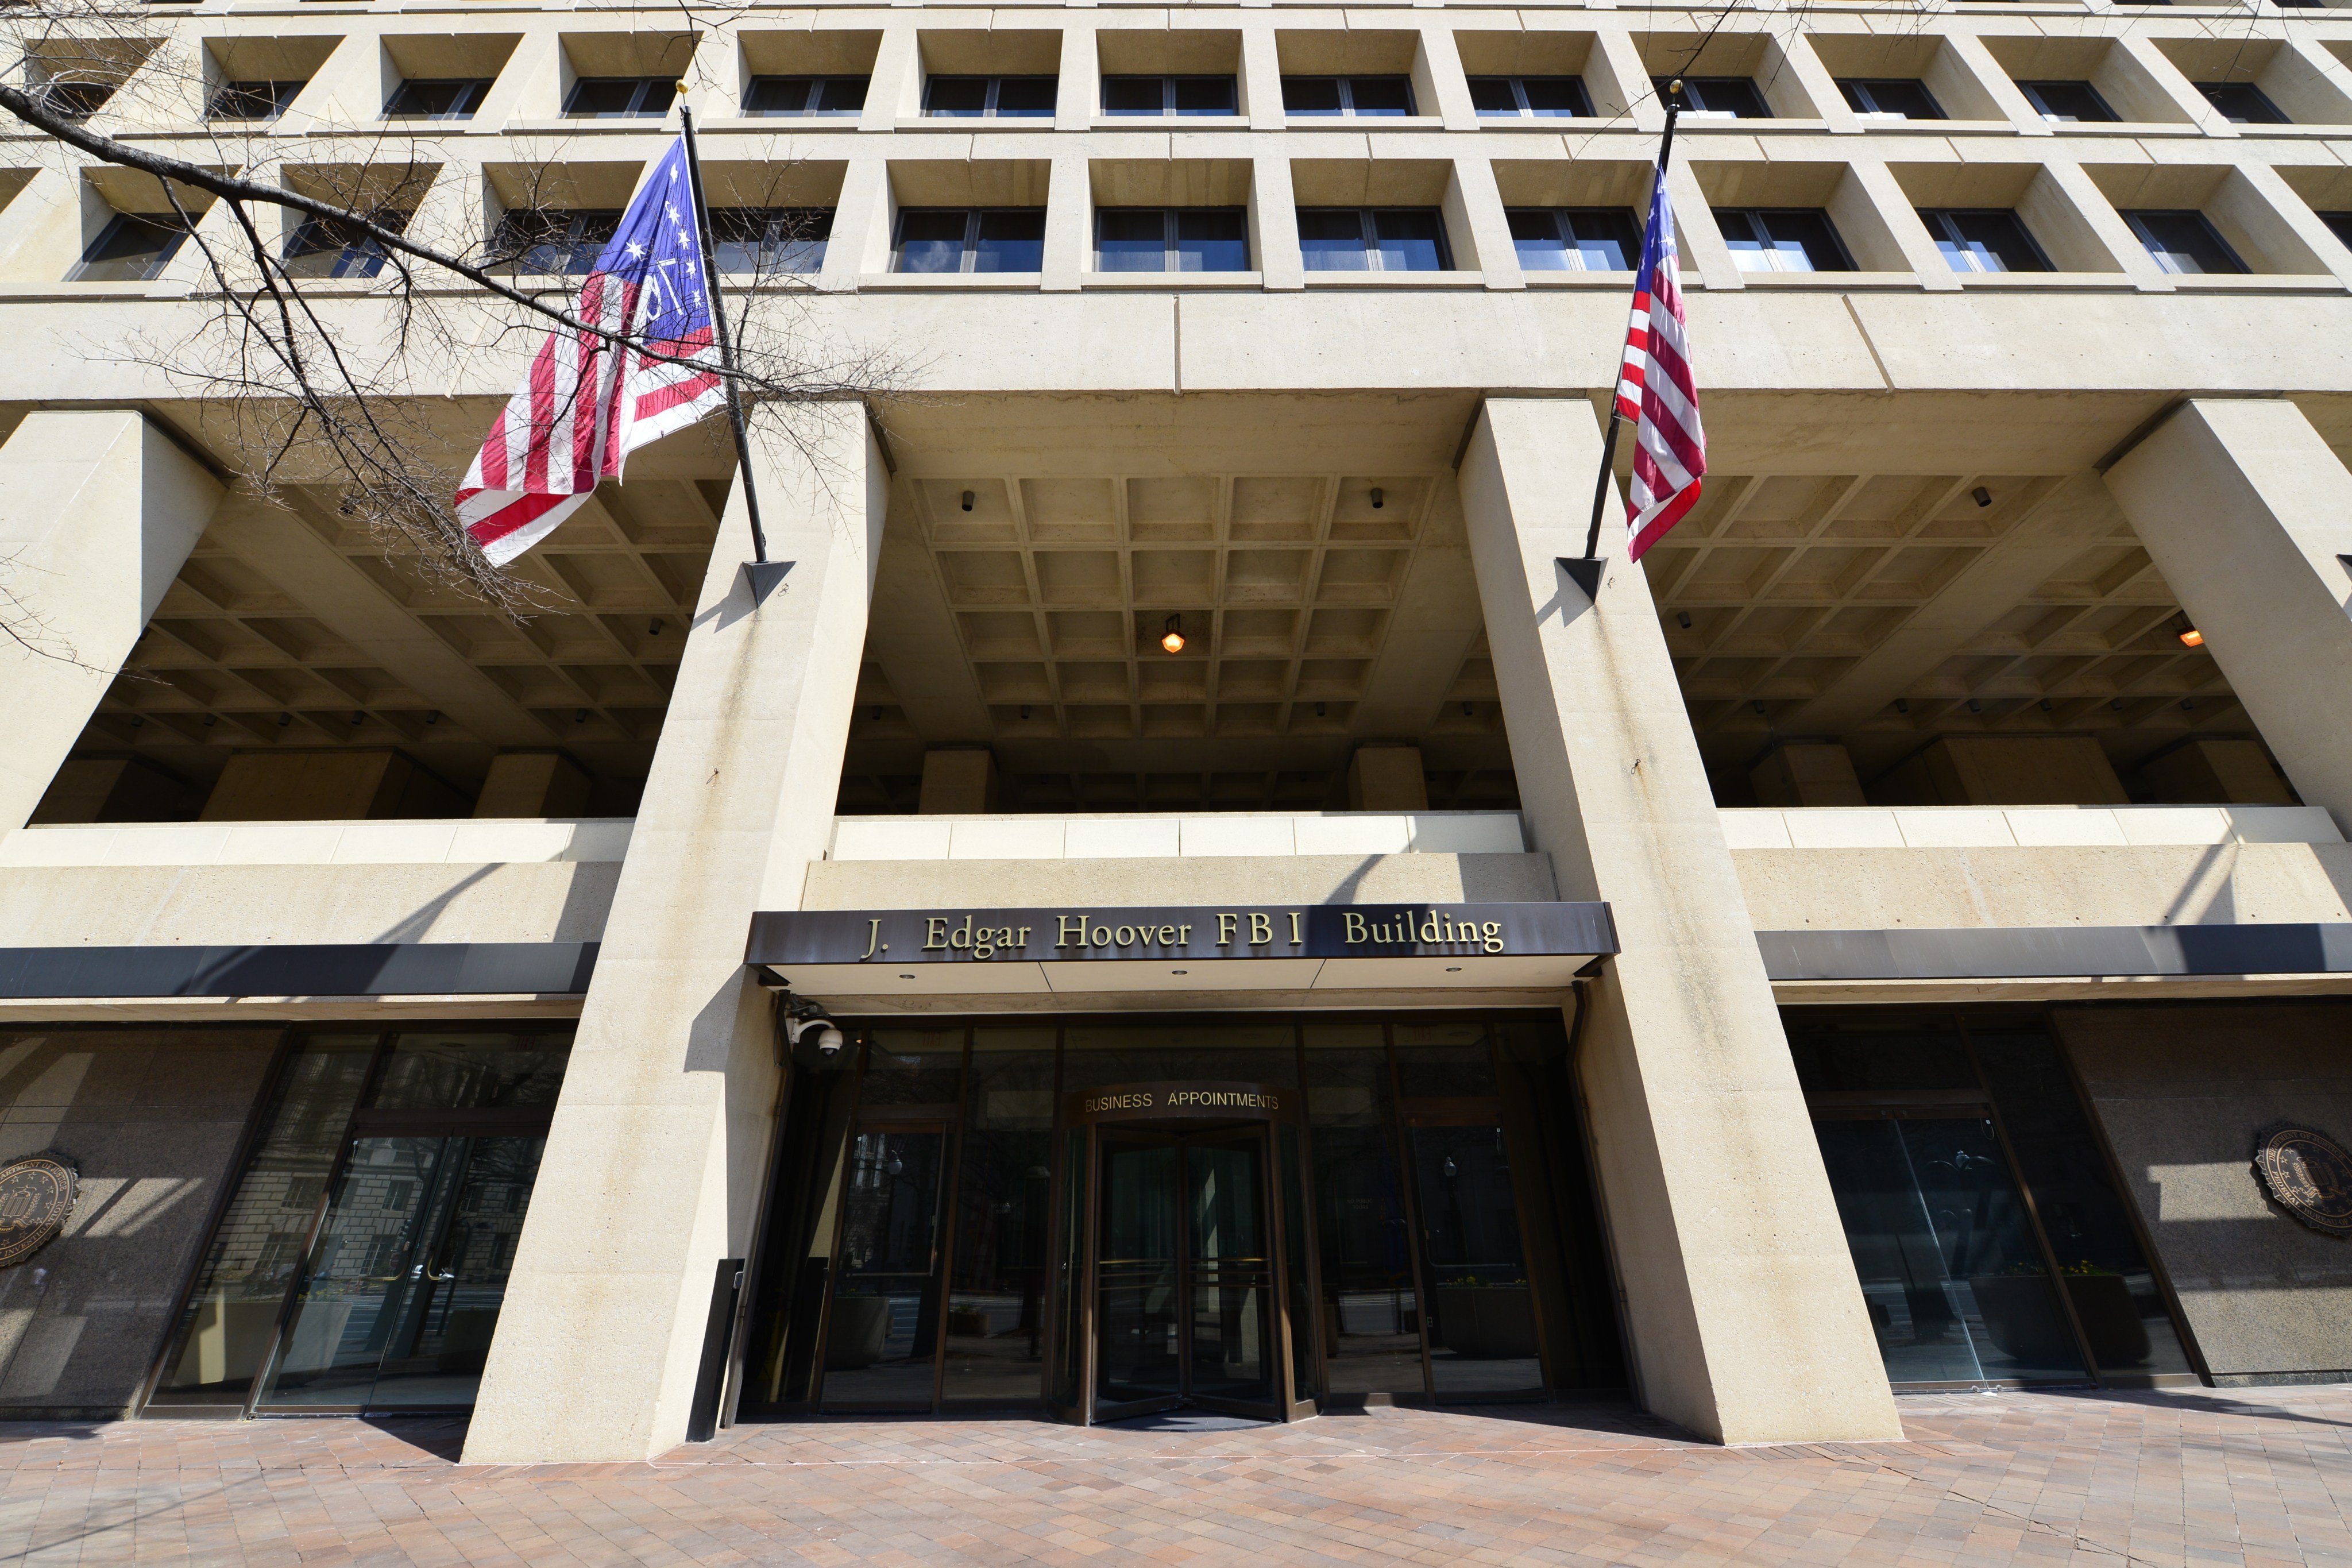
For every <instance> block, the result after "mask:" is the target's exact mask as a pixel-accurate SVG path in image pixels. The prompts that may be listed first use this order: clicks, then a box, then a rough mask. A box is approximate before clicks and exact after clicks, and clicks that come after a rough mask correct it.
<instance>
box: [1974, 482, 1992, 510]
mask: <svg viewBox="0 0 2352 1568" xmlns="http://www.w3.org/2000/svg"><path fill="white" fill-rule="evenodd" d="M1969 500H1973V501H1975V502H1976V503H1977V505H1979V506H1990V505H1992V492H1991V491H1990V490H1989V489H1985V488H1984V486H1982V485H1979V486H1978V487H1977V488H1976V489H1972V490H1970V491H1969Z"/></svg>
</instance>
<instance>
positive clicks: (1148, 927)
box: [743, 903, 1617, 998]
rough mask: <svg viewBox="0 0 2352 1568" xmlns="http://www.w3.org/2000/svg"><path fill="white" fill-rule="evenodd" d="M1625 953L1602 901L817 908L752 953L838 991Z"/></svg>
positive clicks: (1491, 982)
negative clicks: (1224, 906)
mask: <svg viewBox="0 0 2352 1568" xmlns="http://www.w3.org/2000/svg"><path fill="white" fill-rule="evenodd" d="M1616 951H1617V931H1616V927H1615V925H1614V923H1613V922H1612V921H1611V919H1610V916H1609V906H1608V905H1607V904H1603V903H1544V904H1307V905H1265V906H1261V907H1258V908H1255V909H1253V908H1249V907H1245V906H1232V907H1226V908H1222V909H1215V908H1208V907H1198V908H1195V907H1159V906H1149V907H1139V908H1122V909H1062V908H1045V909H994V910H963V909H939V910H780V911H763V912H761V913H759V914H755V915H753V916H752V917H751V941H750V942H749V944H748V946H747V947H746V949H745V952H744V955H743V956H744V962H745V963H751V964H753V965H756V966H758V967H759V968H761V970H763V971H764V972H765V978H766V979H768V980H769V981H770V982H771V983H772V984H791V985H792V987H793V989H795V990H797V991H800V992H802V993H803V994H808V995H816V996H824V997H826V998H835V997H840V998H859V997H881V996H922V995H940V996H968V995H973V994H1013V993H1021V992H1040V993H1055V992H1066V993H1072V994H1079V993H1100V992H1105V991H1171V990H1202V991H1307V990H1330V991H1365V990H1437V989H1444V988H1450V987H1454V986H1457V985H1461V986H1497V987H1501V986H1508V987H1534V986H1545V985H1565V984H1568V982H1569V981H1570V979H1572V978H1573V977H1574V976H1575V975H1576V974H1577V973H1579V972H1580V971H1581V970H1583V969H1585V968H1586V967H1587V966H1588V965H1590V964H1591V963H1593V962H1594V961H1595V960H1597V959H1600V958H1602V957H1606V956H1607V955H1609V954H1611V953H1613V952H1616Z"/></svg>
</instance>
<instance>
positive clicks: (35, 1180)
mask: <svg viewBox="0 0 2352 1568" xmlns="http://www.w3.org/2000/svg"><path fill="white" fill-rule="evenodd" d="M73 1205H74V1169H73V1167H72V1166H71V1165H68V1164H67V1163H65V1162H64V1161H62V1160H60V1159H58V1157H57V1156H55V1155H52V1154H34V1155H30V1156H28V1157H26V1158H25V1159H22V1160H11V1161H9V1162H8V1163H6V1164H5V1165H0V1268H9V1267H10V1266H12V1265H14V1264H18V1263H22V1262H24V1261H25V1259H26V1258H30V1257H32V1256H33V1254H35V1253H36V1252H38V1251H39V1250H40V1249H41V1248H42V1247H46V1246H47V1245H48V1243H49V1241H50V1239H51V1238H52V1237H55V1236H56V1235H57V1234H58V1231H60V1230H62V1229H64V1228H65V1223H66V1216H67V1215H70V1214H72V1213H73Z"/></svg>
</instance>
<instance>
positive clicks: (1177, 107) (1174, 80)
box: [1102, 76, 1241, 116]
mask: <svg viewBox="0 0 2352 1568" xmlns="http://www.w3.org/2000/svg"><path fill="white" fill-rule="evenodd" d="M1102 89H1103V94H1102V111H1103V112H1104V113H1105V114H1140V115H1151V116H1167V115H1171V114H1175V115H1184V114H1236V113H1239V112H1240V110H1239V109H1238V107H1237V105H1238V104H1239V103H1240V101H1241V100H1240V97H1239V95H1238V94H1237V93H1236V92H1235V90H1234V79H1233V78H1231V77H1229V76H1107V77H1105V78H1103V79H1102Z"/></svg>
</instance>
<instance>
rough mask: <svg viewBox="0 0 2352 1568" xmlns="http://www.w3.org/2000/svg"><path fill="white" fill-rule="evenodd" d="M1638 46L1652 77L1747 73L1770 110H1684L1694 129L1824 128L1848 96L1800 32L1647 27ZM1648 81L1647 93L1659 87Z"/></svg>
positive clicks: (1752, 131)
mask: <svg viewBox="0 0 2352 1568" xmlns="http://www.w3.org/2000/svg"><path fill="white" fill-rule="evenodd" d="M1633 49H1634V52H1635V53H1636V54H1638V55H1639V56H1640V57H1641V60H1642V68H1643V71H1644V72H1645V73H1646V74H1647V75H1648V76H1649V77H1650V79H1651V81H1664V80H1669V79H1674V78H1676V77H1683V78H1691V77H1744V78H1746V79H1748V81H1750V82H1751V83H1753V84H1754V86H1755V89H1756V94H1757V96H1758V97H1759V98H1761V99H1762V100H1764V106H1765V107H1766V108H1767V109H1769V110H1771V118H1770V119H1769V120H1738V121H1734V120H1717V119H1712V118H1700V117H1698V116H1696V115H1687V114H1686V115H1685V116H1684V117H1683V120H1682V121H1681V123H1682V124H1683V125H1684V126H1685V127H1687V128H1688V129H1690V130H1692V131H1697V132H1709V133H1716V132H1721V133H1729V134H1747V135H1753V134H1756V133H1758V132H1766V133H1769V132H1774V131H1776V130H1777V131H1792V130H1794V131H1815V132H1818V131H1822V130H1824V129H1826V128H1827V127H1828V123H1829V116H1830V114H1831V112H1832V110H1839V111H1843V108H1844V100H1843V98H1841V97H1839V95H1838V91H1837V89H1836V87H1835V85H1834V84H1832V82H1831V81H1830V79H1829V75H1828V73H1827V72H1826V71H1824V70H1823V69H1822V66H1821V62H1820V61H1819V60H1817V59H1815V58H1813V55H1812V52H1811V50H1810V49H1809V48H1807V47H1806V45H1805V41H1804V39H1803V38H1801V37H1790V38H1788V39H1785V40H1784V39H1782V38H1780V37H1778V36H1777V35H1775V34H1772V33H1769V32H1738V33H1735V32H1731V31H1728V30H1725V31H1720V32H1715V33H1700V32H1689V31H1675V32H1647V33H1635V34H1634V35H1633ZM1651 81H1645V82H1643V84H1642V88H1643V90H1644V91H1645V92H1653V91H1656V90H1658V89H1654V88H1653V87H1652V86H1651Z"/></svg>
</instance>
